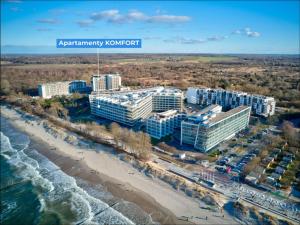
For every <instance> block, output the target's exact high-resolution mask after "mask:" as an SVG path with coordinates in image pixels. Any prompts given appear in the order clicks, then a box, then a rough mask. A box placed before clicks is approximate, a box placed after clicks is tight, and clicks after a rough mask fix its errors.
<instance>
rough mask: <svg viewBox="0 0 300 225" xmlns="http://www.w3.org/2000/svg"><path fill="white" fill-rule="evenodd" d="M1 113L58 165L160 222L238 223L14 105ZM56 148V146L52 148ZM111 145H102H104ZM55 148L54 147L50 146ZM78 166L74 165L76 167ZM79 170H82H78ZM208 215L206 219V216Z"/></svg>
mask: <svg viewBox="0 0 300 225" xmlns="http://www.w3.org/2000/svg"><path fill="white" fill-rule="evenodd" d="M1 115H3V116H4V117H6V118H8V119H9V120H10V122H11V123H12V124H13V125H14V126H15V127H17V128H18V129H20V130H22V131H24V132H26V133H27V134H28V135H29V136H30V138H33V139H34V140H35V141H36V143H39V146H47V147H42V148H41V147H39V148H37V150H39V152H40V153H42V154H43V155H45V156H46V157H47V158H48V159H49V160H51V161H52V162H54V163H55V164H56V165H58V166H59V167H60V168H61V169H62V170H63V171H64V172H65V173H67V174H68V175H70V176H73V177H79V178H81V179H83V180H86V181H88V182H90V183H91V184H97V183H100V184H101V185H103V186H105V187H106V188H107V190H108V191H109V192H110V193H112V194H113V195H114V196H115V197H118V198H122V199H124V200H126V201H128V202H132V203H135V204H136V205H138V206H139V207H140V208H141V209H142V210H143V211H145V212H146V213H148V214H150V215H151V216H152V219H153V221H155V222H159V223H161V224H190V222H187V221H184V220H182V219H180V218H187V217H188V218H193V217H197V218H198V219H197V223H201V224H233V223H235V224H236V223H237V222H236V221H235V220H234V219H233V218H232V217H229V216H228V215H226V216H225V218H222V217H221V216H219V215H214V214H217V213H213V212H211V211H208V210H204V209H200V207H199V202H197V201H196V200H194V199H192V198H190V197H188V196H186V195H185V194H184V193H181V192H180V191H176V190H174V189H173V188H172V187H170V186H169V185H168V184H166V183H163V182H161V181H159V180H157V179H155V178H154V179H151V178H149V177H146V176H145V175H143V174H142V173H140V172H138V171H137V170H136V169H134V168H133V167H132V166H131V165H129V164H127V163H125V162H123V161H121V160H120V159H118V157H117V156H116V155H112V154H111V153H107V151H106V150H101V149H100V150H99V151H95V150H94V149H86V148H85V149H83V148H77V147H76V146H73V145H71V144H69V143H67V142H66V141H64V140H63V139H61V138H59V137H54V136H52V135H51V134H49V133H48V132H46V131H45V129H44V128H43V126H42V125H40V123H37V122H36V121H30V122H28V121H25V120H24V119H23V118H21V116H20V115H19V114H18V113H17V112H16V111H15V110H13V109H7V108H4V107H2V106H1ZM54 148H55V149H56V150H53V149H54ZM105 148H106V149H110V151H111V149H112V148H109V147H106V146H103V149H105ZM51 149H52V150H51ZM74 168H75V169H74ZM79 171H80V172H79ZM206 216H208V219H207V220H206V219H205V217H206ZM193 222H194V221H193Z"/></svg>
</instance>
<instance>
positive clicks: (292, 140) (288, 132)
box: [282, 121, 299, 146]
mask: <svg viewBox="0 0 300 225" xmlns="http://www.w3.org/2000/svg"><path fill="white" fill-rule="evenodd" d="M282 132H283V136H284V138H285V140H286V141H287V142H288V144H289V145H291V146H298V145H299V134H298V133H297V131H296V129H295V128H294V126H293V124H292V123H291V122H289V121H284V122H283V123H282Z"/></svg>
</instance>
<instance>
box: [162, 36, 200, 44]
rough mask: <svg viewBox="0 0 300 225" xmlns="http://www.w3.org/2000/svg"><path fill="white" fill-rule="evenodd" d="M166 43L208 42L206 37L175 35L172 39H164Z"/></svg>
mask: <svg viewBox="0 0 300 225" xmlns="http://www.w3.org/2000/svg"><path fill="white" fill-rule="evenodd" d="M163 41H164V42H166V43H179V44H202V43H204V42H206V40H204V39H191V38H184V37H174V38H170V39H165V40H163Z"/></svg>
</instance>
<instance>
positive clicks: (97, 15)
mask: <svg viewBox="0 0 300 225" xmlns="http://www.w3.org/2000/svg"><path fill="white" fill-rule="evenodd" d="M299 9H300V3H299V0H298V1H297V0H294V1H287V0H286V1H279V0H276V1H272V0H267V1H255V0H253V1H237V0H236V1H221V0H214V1H78V0H77V1H71V0H69V1H58V0H55V1H46V0H44V1H25V0H23V1H22V0H1V52H2V54H6V53H28V54H33V53H37V54H46V53H94V52H95V51H96V49H58V48H56V39H58V38H99V39H100V38H140V39H142V48H141V49H100V50H99V51H100V52H103V53H127V52H128V53H217V54H225V53H233V54H235V53H241V54H299V51H300V46H299V45H300V44H299V43H300V40H299V26H300V25H299V21H300V18H299Z"/></svg>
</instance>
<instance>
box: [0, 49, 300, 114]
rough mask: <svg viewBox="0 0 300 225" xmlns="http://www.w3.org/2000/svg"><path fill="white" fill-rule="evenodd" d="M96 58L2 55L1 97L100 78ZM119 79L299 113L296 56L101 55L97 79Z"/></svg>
mask: <svg viewBox="0 0 300 225" xmlns="http://www.w3.org/2000/svg"><path fill="white" fill-rule="evenodd" d="M97 68H98V66H97V55H96V54H95V55H92V54H81V55H32V56H29V55H26V56H24V55H23V56H22V55H19V56H18V55H5V56H2V58H1V95H10V94H14V93H16V94H17V93H20V92H22V93H23V94H26V95H37V85H38V84H40V83H46V82H51V81H64V80H74V79H82V80H86V81H87V82H88V83H90V79H91V76H92V75H93V74H97V73H98V71H97V70H98V69H97ZM116 72H118V73H120V74H121V76H122V84H123V85H125V86H131V87H137V86H141V87H150V86H155V85H164V86H175V87H178V88H180V89H182V90H185V89H186V88H187V87H190V86H198V87H211V88H217V87H220V88H225V89H232V90H240V91H245V92H249V93H254V94H263V95H267V96H273V97H275V98H276V100H277V106H281V107H289V108H291V107H293V108H297V109H299V108H300V60H299V56H279V55H230V56H229V55H225V56H220V55H180V54H177V55H163V54H162V55H158V54H156V55H155V54H139V55H137V54H103V55H100V69H99V73H116Z"/></svg>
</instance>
